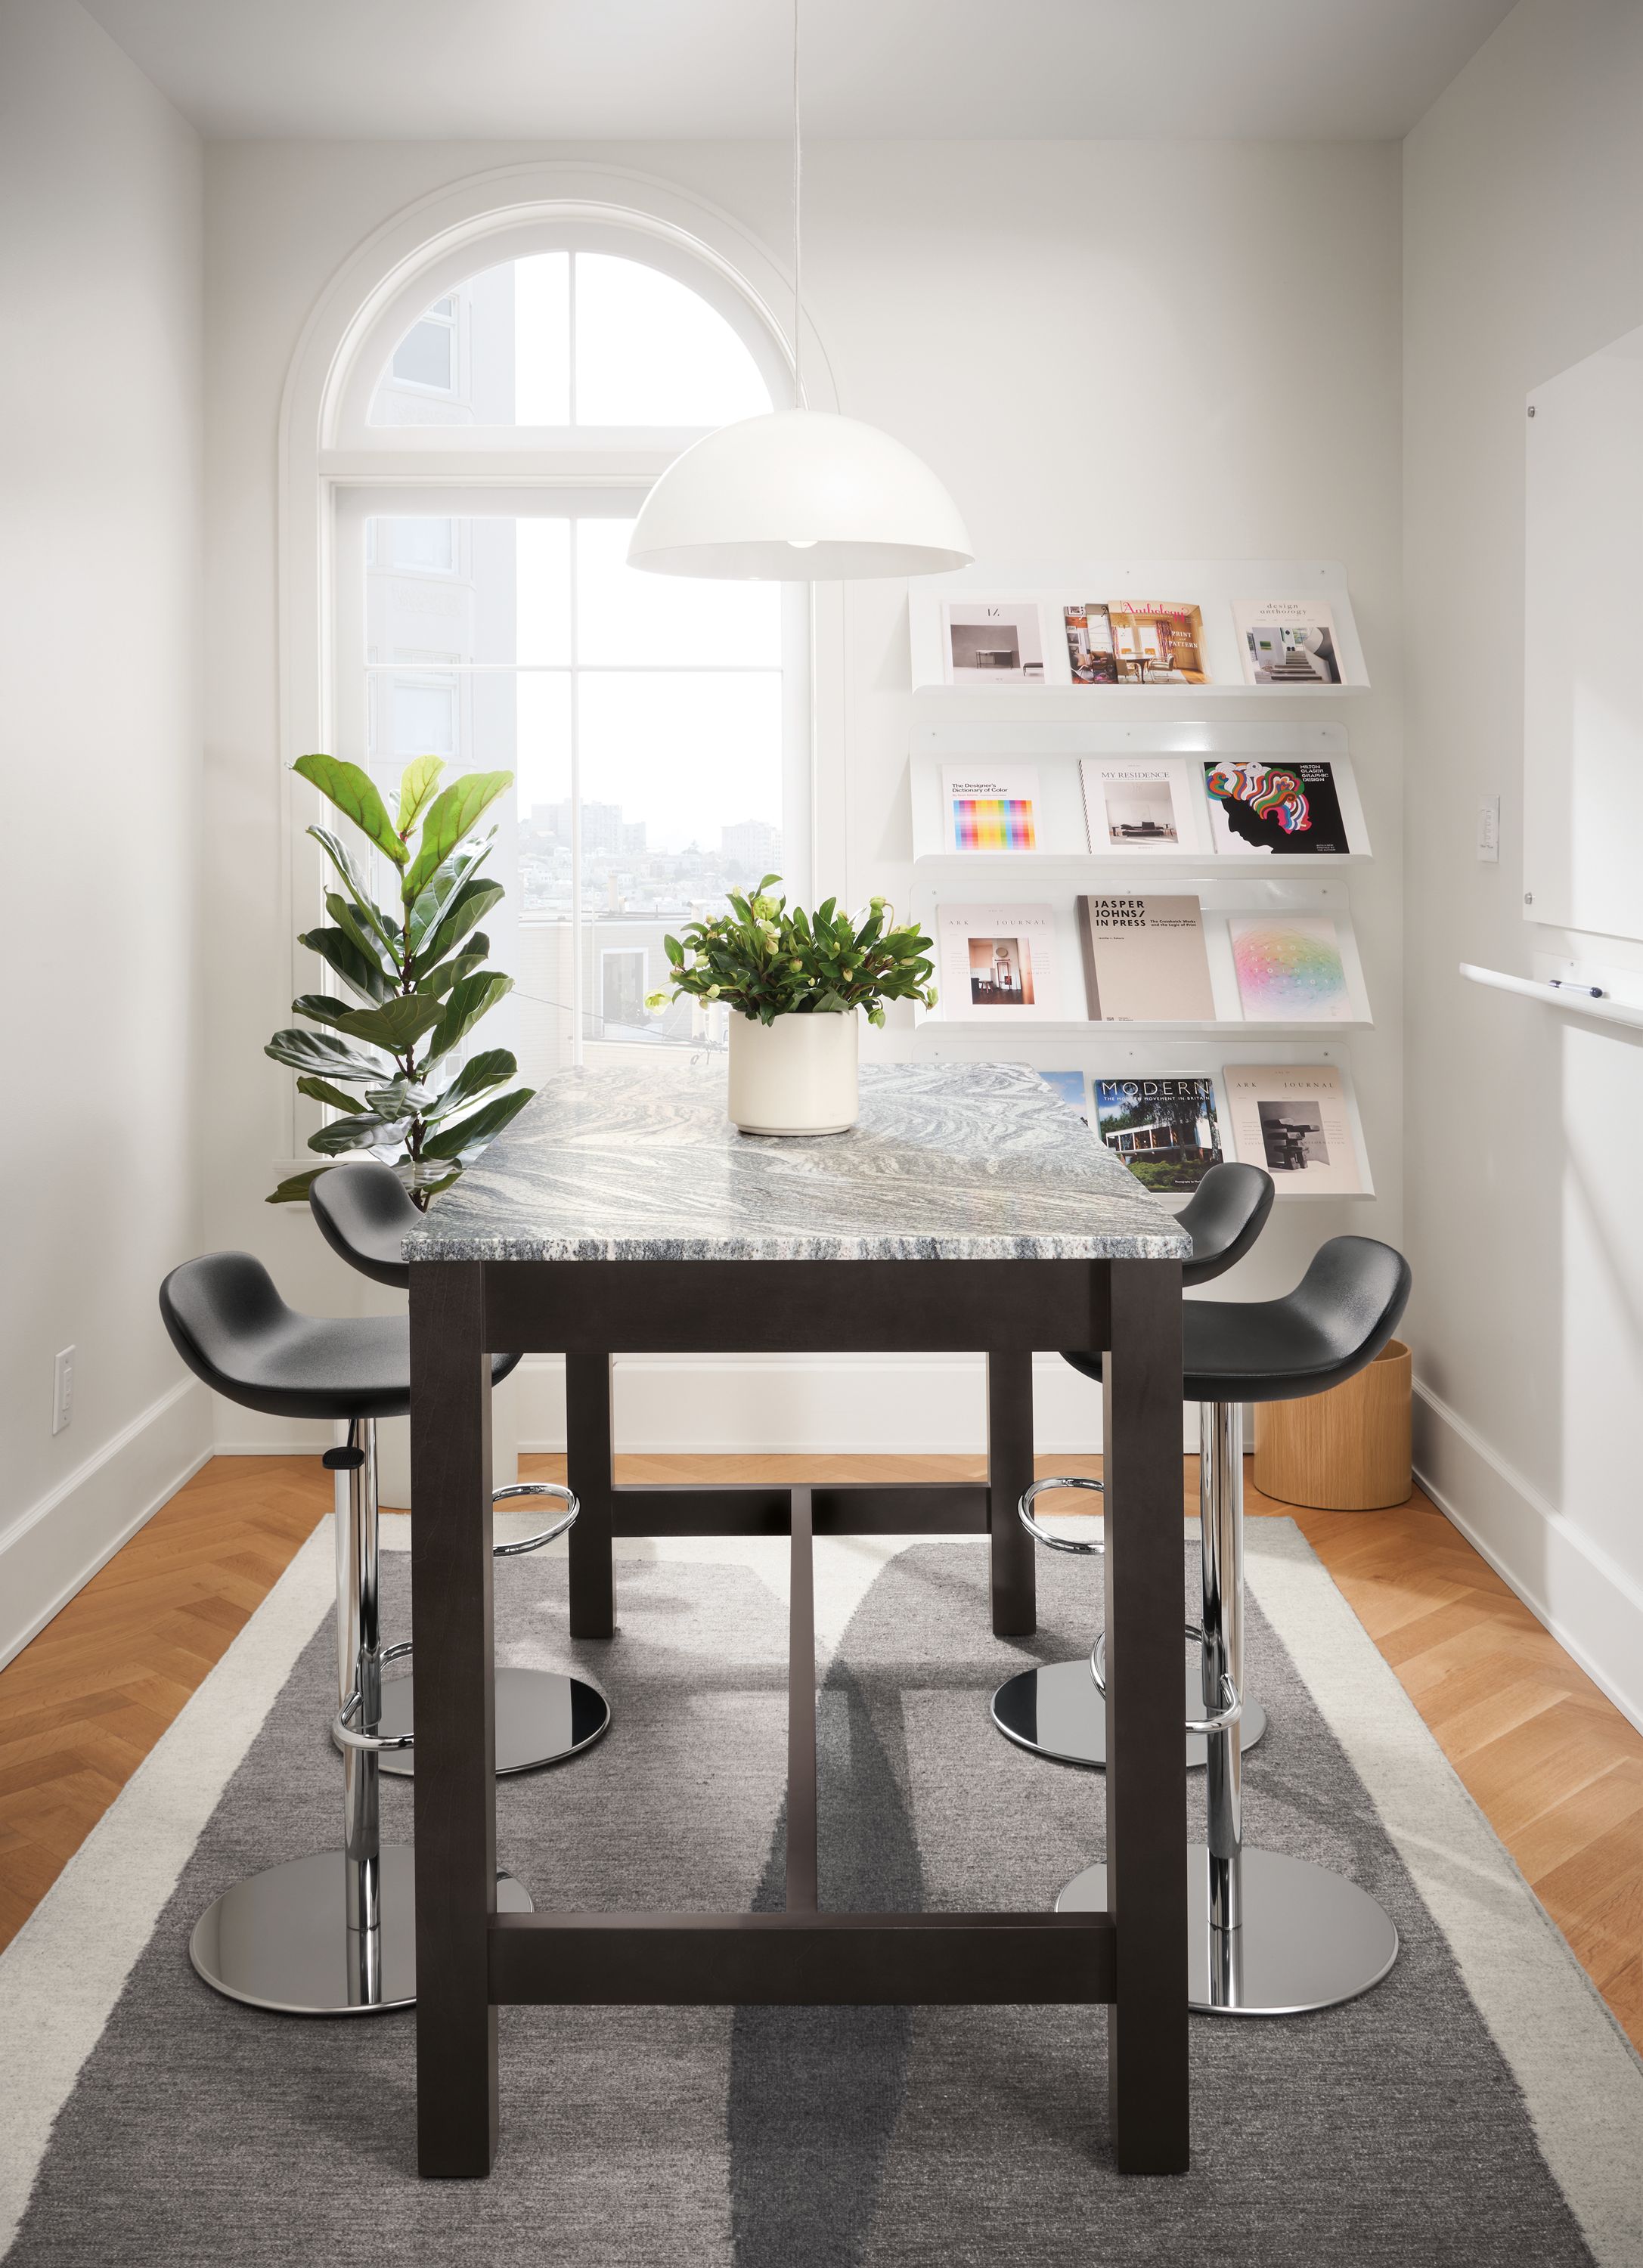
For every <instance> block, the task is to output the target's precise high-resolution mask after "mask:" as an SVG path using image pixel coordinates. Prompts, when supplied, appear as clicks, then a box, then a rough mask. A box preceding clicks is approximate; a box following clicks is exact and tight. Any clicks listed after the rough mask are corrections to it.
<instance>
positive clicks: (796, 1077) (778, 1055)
mask: <svg viewBox="0 0 1643 2268" xmlns="http://www.w3.org/2000/svg"><path fill="white" fill-rule="evenodd" d="M859 1030H860V1018H859V1017H858V1015H857V1014H856V1013H855V1011H854V1010H853V1009H852V1010H851V1012H850V1013H848V1014H847V1015H832V1016H778V1017H777V1019H776V1021H775V1022H774V1023H773V1024H761V1023H760V1022H758V1021H757V1020H756V1019H755V1018H754V1017H751V1016H732V1018H731V1020H730V1115H731V1117H732V1119H733V1121H734V1123H736V1124H737V1125H738V1126H740V1129H741V1130H742V1132H743V1133H744V1134H843V1133H844V1132H845V1131H846V1130H848V1129H849V1128H850V1127H851V1126H853V1125H854V1124H855V1123H856V1112H857V1108H858V1089H857V1082H856V1057H857V1040H858V1034H859Z"/></svg>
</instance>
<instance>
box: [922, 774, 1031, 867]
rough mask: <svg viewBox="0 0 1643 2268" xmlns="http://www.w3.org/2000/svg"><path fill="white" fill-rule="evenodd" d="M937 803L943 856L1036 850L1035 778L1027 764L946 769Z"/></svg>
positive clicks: (942, 775) (942, 776)
mask: <svg viewBox="0 0 1643 2268" xmlns="http://www.w3.org/2000/svg"><path fill="white" fill-rule="evenodd" d="M941 802H942V806H943V810H944V813H945V820H944V824H945V826H946V828H947V845H946V847H947V849H948V850H949V851H1036V850H1037V848H1038V773H1037V771H1036V770H1035V767H1034V766H1032V765H1031V764H1009V765H1000V764H971V765H968V766H966V765H961V764H949V765H947V767H945V769H944V770H943V771H942V774H941Z"/></svg>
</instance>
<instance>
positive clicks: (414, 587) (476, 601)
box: [365, 514, 571, 665]
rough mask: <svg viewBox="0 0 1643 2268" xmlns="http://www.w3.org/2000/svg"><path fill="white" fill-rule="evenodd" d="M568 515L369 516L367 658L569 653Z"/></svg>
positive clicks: (559, 660)
mask: <svg viewBox="0 0 1643 2268" xmlns="http://www.w3.org/2000/svg"><path fill="white" fill-rule="evenodd" d="M570 541H571V535H570V523H569V521H568V520H564V519H541V520H539V519H500V518H498V519H490V518H489V517H486V518H474V519H410V518H409V517H402V516H400V515H397V514H395V515H387V514H385V515H383V517H381V518H380V519H371V520H368V521H367V522H366V524H365V642H366V659H367V660H370V661H373V662H424V663H430V664H437V663H439V662H458V661H460V662H485V663H490V664H493V665H494V664H498V663H509V662H516V661H527V662H533V663H547V664H563V663H564V662H568V661H569V660H570V659H571V594H570V565H569V562H570Z"/></svg>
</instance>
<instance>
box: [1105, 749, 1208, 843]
mask: <svg viewBox="0 0 1643 2268" xmlns="http://www.w3.org/2000/svg"><path fill="white" fill-rule="evenodd" d="M1079 783H1080V784H1081V785H1082V787H1083V790H1084V824H1085V827H1086V828H1087V830H1088V833H1089V843H1090V849H1091V850H1092V851H1095V852H1096V853H1097V854H1098V855H1102V856H1104V855H1105V854H1106V853H1108V852H1109V851H1163V852H1170V851H1175V852H1179V851H1183V850H1184V851H1196V850H1197V847H1198V835H1197V827H1196V825H1195V824H1194V820H1193V810H1192V803H1191V795H1192V788H1191V784H1190V779H1189V777H1188V773H1187V762H1186V759H1185V757H1184V756H1154V757H1152V758H1150V759H1148V758H1141V757H1131V756H1081V757H1080V758H1079Z"/></svg>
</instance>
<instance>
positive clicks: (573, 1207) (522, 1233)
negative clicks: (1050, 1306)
mask: <svg viewBox="0 0 1643 2268" xmlns="http://www.w3.org/2000/svg"><path fill="white" fill-rule="evenodd" d="M725 1102H726V1071H725V1064H724V1058H723V1057H711V1056H705V1055H700V1056H685V1055H684V1054H683V1053H682V1051H681V1053H680V1054H679V1055H677V1056H674V1055H662V1054H661V1053H660V1052H659V1051H658V1052H657V1053H654V1054H653V1053H651V1052H650V1051H648V1050H647V1051H646V1053H645V1056H644V1057H642V1058H641V1059H640V1060H638V1061H637V1062H635V1063H633V1064H599V1065H597V1066H593V1067H590V1068H588V1069H586V1070H581V1071H560V1072H559V1073H557V1074H556V1076H555V1077H554V1078H553V1079H549V1081H548V1082H547V1084H546V1085H545V1086H542V1088H541V1089H540V1090H539V1091H538V1093H537V1094H536V1096H535V1099H534V1101H531V1102H529V1103H527V1105H526V1107H525V1108H524V1109H523V1110H522V1111H521V1112H520V1114H519V1116H518V1118H516V1119H515V1120H514V1122H513V1123H512V1126H511V1127H509V1128H508V1130H506V1132H505V1133H504V1134H502V1135H500V1136H499V1137H498V1138H497V1140H496V1141H495V1142H493V1143H492V1144H491V1145H490V1149H488V1150H487V1151H486V1152H485V1153H484V1155H483V1158H482V1159H481V1160H480V1161H479V1163H478V1164H477V1165H476V1166H475V1167H473V1168H472V1169H471V1170H470V1171H469V1172H468V1173H467V1174H465V1175H463V1177H462V1179H461V1180H460V1182H458V1183H457V1184H456V1186H455V1187H454V1188H453V1189H448V1190H447V1191H446V1193H445V1195H444V1196H443V1197H436V1198H435V1200H434V1202H433V1204H432V1205H431V1207H430V1208H429V1211H428V1217H427V1219H426V1222H425V1223H424V1225H422V1226H418V1227H416V1228H415V1229H413V1230H411V1231H410V1232H409V1233H408V1234H407V1236H406V1238H405V1241H404V1252H405V1256H406V1257H407V1259H409V1260H413V1261H415V1260H1164V1259H1180V1260H1184V1259H1187V1258H1190V1256H1191V1251H1192V1241H1191V1239H1190V1237H1189V1236H1188V1235H1187V1234H1186V1233H1185V1232H1184V1231H1183V1230H1182V1229H1181V1228H1179V1227H1177V1226H1176V1224H1175V1218H1174V1216H1173V1214H1171V1213H1170V1212H1169V1211H1168V1209H1167V1208H1166V1207H1165V1205H1164V1204H1162V1203H1161V1202H1160V1200H1159V1199H1158V1198H1156V1197H1151V1196H1149V1195H1148V1194H1147V1192H1146V1190H1145V1189H1142V1188H1141V1186H1140V1185H1139V1183H1138V1182H1137V1181H1136V1180H1135V1178H1134V1176H1133V1175H1131V1173H1130V1172H1129V1170H1128V1168H1127V1167H1124V1165H1122V1164H1121V1163H1120V1162H1119V1160H1117V1159H1116V1157H1114V1156H1113V1154H1112V1152H1110V1151H1109V1150H1108V1149H1107V1147H1106V1146H1105V1145H1104V1144H1103V1143H1101V1141H1099V1140H1098V1139H1097V1138H1096V1137H1095V1136H1094V1134H1093V1133H1092V1132H1091V1131H1090V1130H1089V1128H1088V1127H1087V1126H1086V1125H1085V1124H1084V1123H1083V1121H1082V1120H1081V1119H1080V1118H1079V1116H1078V1115H1077V1113H1076V1112H1075V1111H1073V1110H1072V1109H1071V1108H1069V1107H1068V1106H1067V1105H1066V1104H1065V1103H1064V1102H1063V1101H1061V1100H1060V1098H1059V1097H1058V1096H1057V1095H1056V1094H1054V1093H1053V1092H1052V1091H1051V1089H1050V1087H1048V1086H1045V1084H1044V1082H1043V1080H1042V1079H1040V1078H1039V1077H1038V1076H1037V1074H1036V1072H1035V1071H1030V1070H1028V1068H1027V1067H1026V1066H1025V1065H1024V1064H864V1065H863V1067H862V1072H861V1116H860V1119H859V1121H858V1123H857V1124H856V1126H854V1127H853V1128H852V1129H851V1131H850V1132H849V1133H847V1134H829V1135H822V1136H818V1137H815V1138H812V1139H803V1138H797V1139H796V1138H773V1137H769V1136H760V1135H748V1134H741V1133H739V1132H738V1131H737V1130H736V1128H735V1127H734V1126H733V1125H732V1123H731V1122H730V1120H729V1118H728V1117H727V1116H726V1108H725Z"/></svg>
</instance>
